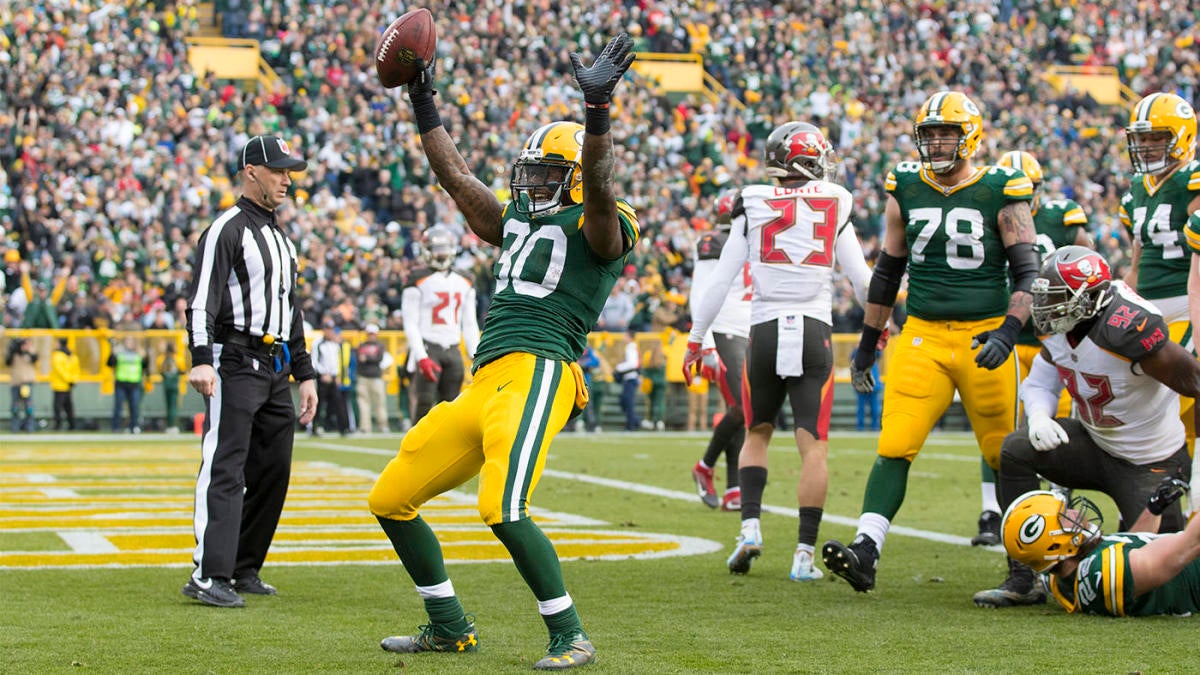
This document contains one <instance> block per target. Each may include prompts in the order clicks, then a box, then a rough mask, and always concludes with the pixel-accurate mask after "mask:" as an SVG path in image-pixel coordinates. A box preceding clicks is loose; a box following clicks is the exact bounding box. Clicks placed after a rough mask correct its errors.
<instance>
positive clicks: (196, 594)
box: [182, 577, 246, 607]
mask: <svg viewBox="0 0 1200 675" xmlns="http://www.w3.org/2000/svg"><path fill="white" fill-rule="evenodd" d="M182 593H183V594H184V595H186V596H187V597H189V598H192V599H193V600H199V601H200V602H203V603H204V604H206V605H212V606H213V607H245V606H246V601H245V600H243V599H242V596H240V595H238V594H237V591H235V590H233V585H232V584H230V583H229V580H228V579H218V578H216V577H211V578H207V579H199V580H197V579H195V578H192V579H188V582H187V584H185V585H184V587H183V591H182Z"/></svg>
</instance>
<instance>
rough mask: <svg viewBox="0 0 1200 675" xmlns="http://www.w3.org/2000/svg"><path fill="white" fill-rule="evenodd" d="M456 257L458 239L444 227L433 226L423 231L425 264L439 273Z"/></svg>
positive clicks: (448, 267) (448, 266)
mask: <svg viewBox="0 0 1200 675" xmlns="http://www.w3.org/2000/svg"><path fill="white" fill-rule="evenodd" d="M457 257H458V238H457V237H455V236H454V233H453V232H451V231H450V229H449V228H447V227H446V226H445V225H434V226H433V227H431V228H429V229H428V230H426V231H425V262H426V263H427V264H428V265H429V266H430V267H432V268H433V269H435V270H437V271H439V272H445V271H446V270H448V269H450V266H451V265H453V264H454V259H455V258H457Z"/></svg>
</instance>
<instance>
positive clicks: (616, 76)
mask: <svg viewBox="0 0 1200 675" xmlns="http://www.w3.org/2000/svg"><path fill="white" fill-rule="evenodd" d="M632 48H633V40H632V39H631V38H630V37H629V35H627V34H625V33H621V34H620V35H618V36H617V37H615V38H613V39H611V40H609V41H608V44H607V45H606V46H605V47H604V51H602V52H600V56H597V57H596V61H595V62H594V63H592V67H591V68H586V67H584V65H583V60H582V58H580V56H579V54H571V67H572V68H573V69H574V70H575V81H576V82H578V83H579V90H580V91H582V92H583V100H584V101H586V102H588V103H591V104H592V105H606V104H607V103H608V102H609V101H611V100H612V92H613V89H615V88H616V86H617V82H620V81H621V76H623V75H624V74H625V71H626V70H629V64H631V63H633V59H634V58H635V57H636V56H637V55H636V54H631V53H630V49H632Z"/></svg>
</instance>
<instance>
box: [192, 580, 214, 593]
mask: <svg viewBox="0 0 1200 675" xmlns="http://www.w3.org/2000/svg"><path fill="white" fill-rule="evenodd" d="M192 581H194V582H196V585H197V586H199V587H200V588H202V589H204V590H206V591H207V590H208V589H210V588H212V579H208V578H205V579H197V578H195V577H192Z"/></svg>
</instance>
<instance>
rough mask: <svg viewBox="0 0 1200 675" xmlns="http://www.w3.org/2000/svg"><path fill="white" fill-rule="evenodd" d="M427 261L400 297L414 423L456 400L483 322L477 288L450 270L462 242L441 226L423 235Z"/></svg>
mask: <svg viewBox="0 0 1200 675" xmlns="http://www.w3.org/2000/svg"><path fill="white" fill-rule="evenodd" d="M423 257H424V261H425V264H426V265H427V267H425V268H422V269H419V270H416V271H415V272H414V273H413V276H412V285H410V286H408V287H407V288H405V289H404V293H403V294H402V295H401V304H400V311H401V313H402V315H403V317H404V334H405V338H407V340H408V345H409V348H408V372H410V373H412V374H413V375H412V379H413V386H412V387H411V388H410V389H409V392H410V395H411V396H412V397H413V401H412V410H413V421H414V422H415V421H418V420H420V419H421V418H422V417H424V416H425V414H426V413H428V412H429V409H430V408H432V407H433V406H434V405H436V404H438V403H440V402H442V401H450V400H453V399H454V397H456V396H458V392H459V390H461V389H462V382H463V358H462V350H463V348H464V347H465V348H466V351H467V357H468V358H471V359H474V358H475V348H476V347H478V346H479V323H478V322H477V321H476V320H475V287H474V286H473V285H472V284H471V280H470V279H468V278H467V277H465V276H463V275H462V274H459V273H458V272H456V271H454V270H453V269H451V268H452V267H453V265H454V259H455V258H456V257H458V241H457V238H456V237H455V236H454V233H453V232H451V231H450V230H449V228H447V227H445V226H443V225H435V226H433V227H431V228H429V230H428V231H427V232H426V233H425V250H424V254H423Z"/></svg>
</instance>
